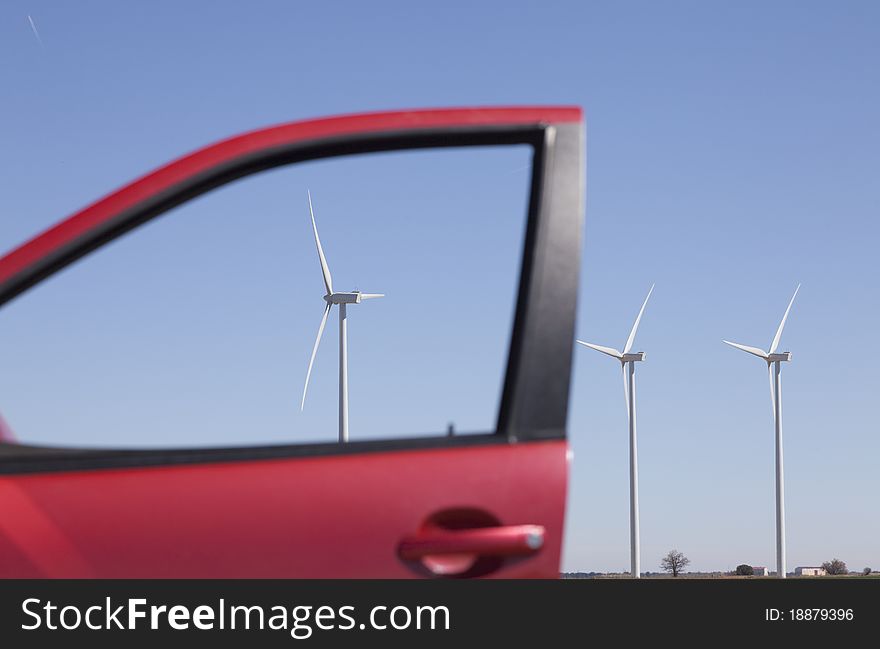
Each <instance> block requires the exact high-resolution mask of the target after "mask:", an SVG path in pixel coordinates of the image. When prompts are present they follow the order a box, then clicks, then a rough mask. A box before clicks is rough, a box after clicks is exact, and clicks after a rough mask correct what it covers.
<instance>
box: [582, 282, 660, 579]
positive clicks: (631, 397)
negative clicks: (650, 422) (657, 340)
mask: <svg viewBox="0 0 880 649" xmlns="http://www.w3.org/2000/svg"><path fill="white" fill-rule="evenodd" d="M653 292H654V286H653V285H651V290H650V291H648V297H646V298H645V301H644V302H643V303H642V308H641V309H640V310H639V315H638V316H637V317H636V321H635V323H633V326H632V330H631V331H630V332H629V338H627V339H626V345H624V347H623V351H622V352H620V351H618V350H616V349H614V348H612V347H603V346H602V345H594V344H593V343H585V342H584V341H583V340H578V342H579V343H580V344H581V345H584V346H586V347H589V348H590V349H595V350H596V351H598V352H602V353H603V354H607V355H608V356H612V357H613V358H616V359H617V360H618V361H620V366H621V368H622V369H623V393H624V396H625V397H626V414H627V418H628V419H629V541H630V574H631V575H632V577H633V579H639V577H640V576H641V565H640V555H639V453H638V445H637V440H636V363H637V362H639V361H643V360H645V352H630V350H631V349H632V346H633V342H634V341H635V339H636V331H638V329H639V322H640V321H641V320H642V314H643V313H644V312H645V306H647V304H648V300H649V299H650V298H651V293H653Z"/></svg>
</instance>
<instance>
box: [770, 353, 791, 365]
mask: <svg viewBox="0 0 880 649" xmlns="http://www.w3.org/2000/svg"><path fill="white" fill-rule="evenodd" d="M790 360H791V352H779V353H777V354H767V362H768V363H776V362H777V361H783V362H785V361H790Z"/></svg>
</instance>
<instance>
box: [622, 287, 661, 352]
mask: <svg viewBox="0 0 880 649" xmlns="http://www.w3.org/2000/svg"><path fill="white" fill-rule="evenodd" d="M653 292H654V284H651V290H650V291H648V297H646V298H645V301H644V302H643V303H642V308H641V309H640V310H639V315H638V316H637V317H636V321H635V323H633V328H632V331H630V332H629V338H627V339H626V345H625V346H624V348H623V353H624V354H628V353H629V350H630V349H632V346H633V342H635V339H636V331H638V330H639V322H640V321H641V319H642V314H643V313H644V312H645V306H647V304H648V300H649V299H650V298H651V293H653Z"/></svg>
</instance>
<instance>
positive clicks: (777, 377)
mask: <svg viewBox="0 0 880 649" xmlns="http://www.w3.org/2000/svg"><path fill="white" fill-rule="evenodd" d="M799 290H801V285H800V284H798V285H797V288H796V289H795V290H794V295H792V296H791V301H790V302H789V303H788V308H787V309H786V310H785V315H783V316H782V322H780V323H779V328H778V329H777V330H776V335H775V336H773V342H772V343H770V349H768V350H767V351H766V352H765V351H764V350H763V349H758V348H757V347H749V346H748V345H740V344H739V343H732V342H730V341H729V340H725V341H723V342H725V343H727V344H728V345H730V346H732V347H736V348H737V349H741V350H742V351H744V352H748V353H749V354H754V355H755V356H758V357H759V358H763V359H764V360H765V361H766V362H767V372H768V374H769V375H770V400H771V401H772V403H773V421H774V423H775V424H776V576H777V577H778V578H779V579H785V485H784V479H783V470H782V376H781V367H782V366H781V363H783V362H787V361H790V360H791V352H777V351H776V348H777V347H779V339H780V338H782V330H783V328H784V327H785V321H786V320H787V319H788V312H789V311H791V305H792V304H794V298H796V297H797V294H798V291H799Z"/></svg>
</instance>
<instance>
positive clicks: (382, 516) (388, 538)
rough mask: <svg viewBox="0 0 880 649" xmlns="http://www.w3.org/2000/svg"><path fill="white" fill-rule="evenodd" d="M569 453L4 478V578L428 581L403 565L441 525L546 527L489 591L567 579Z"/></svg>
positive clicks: (448, 452)
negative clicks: (405, 547)
mask: <svg viewBox="0 0 880 649" xmlns="http://www.w3.org/2000/svg"><path fill="white" fill-rule="evenodd" d="M566 478H567V443H566V442H564V441H551V442H529V443H521V444H513V445H506V444H496V445H489V446H473V447H459V448H445V449H436V450H417V451H416V450H412V451H394V452H383V453H367V454H362V455H332V456H324V457H314V458H306V459H303V458H296V459H277V460H260V461H249V462H236V463H218V464H197V465H186V466H168V467H151V468H139V469H124V470H122V469H120V470H98V471H84V472H71V473H42V474H30V475H18V476H0V510H2V515H0V578H9V577H109V578H114V577H148V578H149V577H331V578H332V577H356V578H357V577H394V578H408V577H418V576H425V575H424V573H419V572H418V571H416V570H414V569H413V566H412V565H411V564H408V563H407V562H405V561H403V560H401V559H400V558H399V557H398V555H397V549H398V546H399V544H400V542H401V540H403V539H404V538H406V537H408V536H411V535H412V534H413V533H414V532H416V531H417V530H419V529H420V527H421V526H422V524H423V523H424V521H425V520H426V519H428V518H430V517H431V516H432V515H433V514H434V513H435V512H438V511H443V510H449V509H455V508H471V509H477V510H481V511H484V512H486V513H487V514H488V515H489V516H490V517H492V518H494V519H496V520H497V521H499V522H500V523H501V524H502V525H513V526H517V525H539V526H542V527H543V528H544V538H545V541H544V544H543V546H542V547H541V548H540V549H539V550H538V551H537V552H535V553H534V554H533V555H531V556H528V557H515V558H512V559H510V560H509V561H507V562H503V563H502V565H501V567H500V569H498V570H497V571H495V572H493V573H492V574H490V575H487V576H491V577H510V578H513V577H541V578H555V577H557V576H558V574H559V560H560V548H561V544H562V523H563V512H564V505H565V491H566Z"/></svg>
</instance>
